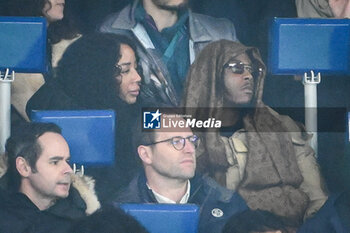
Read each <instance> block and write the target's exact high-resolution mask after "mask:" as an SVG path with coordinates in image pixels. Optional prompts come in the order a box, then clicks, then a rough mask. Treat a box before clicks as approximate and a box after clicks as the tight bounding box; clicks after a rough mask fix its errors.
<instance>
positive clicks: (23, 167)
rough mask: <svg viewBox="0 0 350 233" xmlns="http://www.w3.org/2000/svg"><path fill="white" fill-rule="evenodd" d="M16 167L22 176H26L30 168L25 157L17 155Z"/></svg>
mask: <svg viewBox="0 0 350 233" xmlns="http://www.w3.org/2000/svg"><path fill="white" fill-rule="evenodd" d="M16 168H17V171H18V173H19V174H20V175H21V176H23V177H28V176H29V174H30V173H31V171H32V169H31V167H30V166H29V164H28V163H27V161H26V160H25V158H23V157H21V156H19V157H17V158H16Z"/></svg>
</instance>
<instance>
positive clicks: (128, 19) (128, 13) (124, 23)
mask: <svg viewBox="0 0 350 233" xmlns="http://www.w3.org/2000/svg"><path fill="white" fill-rule="evenodd" d="M139 2H140V0H134V2H133V3H132V4H129V5H127V6H126V7H124V8H123V9H122V10H121V11H120V12H119V14H118V16H117V18H116V19H115V20H114V22H113V23H112V28H115V29H124V30H131V29H133V28H135V27H136V25H137V23H136V21H135V9H136V6H137V5H138V4H139ZM188 11H189V30H190V39H192V40H193V42H205V41H211V40H212V38H211V36H210V33H209V32H208V30H207V29H206V27H204V26H203V24H202V22H201V21H200V20H199V18H198V17H196V14H195V13H193V12H192V11H191V10H190V9H189V10H188Z"/></svg>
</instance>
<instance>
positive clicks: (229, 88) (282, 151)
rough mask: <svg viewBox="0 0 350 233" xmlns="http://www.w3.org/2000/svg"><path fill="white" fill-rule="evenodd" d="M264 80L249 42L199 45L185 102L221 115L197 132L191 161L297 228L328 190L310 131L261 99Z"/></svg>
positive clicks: (262, 68) (256, 53)
mask: <svg viewBox="0 0 350 233" xmlns="http://www.w3.org/2000/svg"><path fill="white" fill-rule="evenodd" d="M264 79H265V65H264V63H263V62H262V59H261V57H260V54H259V51H258V50H257V49H256V48H252V47H246V46H244V45H243V44H241V43H237V42H232V41H227V40H221V41H217V42H213V43H211V44H209V45H208V46H207V47H206V48H204V49H203V50H202V52H201V53H200V55H199V56H198V57H197V60H196V62H195V63H194V64H193V65H192V67H191V70H190V73H189V75H188V77H187V91H186V93H185V97H184V104H185V106H186V107H188V108H198V107H209V111H208V112H209V115H207V116H206V118H208V117H209V118H215V119H220V120H221V122H222V127H221V129H219V130H217V131H216V132H206V133H205V134H204V135H203V137H202V139H203V140H202V141H203V150H202V151H201V153H198V155H197V156H198V161H199V164H198V167H199V168H200V171H202V172H205V173H208V174H209V176H212V177H213V178H214V179H215V180H216V181H217V182H219V183H220V184H222V185H223V186H225V187H227V188H229V189H231V190H237V192H238V193H239V194H240V195H241V196H242V197H243V198H244V200H245V201H246V202H247V204H248V206H249V207H250V208H251V209H253V210H256V209H260V210H265V211H269V212H272V213H273V214H275V215H277V216H281V217H284V218H285V219H287V220H288V221H289V224H290V225H291V226H293V227H298V226H299V225H300V224H301V223H302V222H303V219H305V218H308V217H310V216H312V214H314V213H315V212H316V211H317V210H318V209H319V208H321V206H322V205H323V203H324V202H325V201H326V199H327V194H326V192H325V190H324V188H323V187H324V185H323V182H322V178H321V175H320V171H319V168H318V164H317V161H316V159H315V156H314V155H315V154H314V151H313V150H312V149H311V147H310V146H309V144H308V140H309V139H310V136H309V135H308V134H307V133H306V132H305V131H304V128H303V126H301V125H300V124H297V123H296V122H294V121H293V120H292V119H291V118H289V117H288V116H283V115H280V114H278V113H277V112H276V111H274V110H273V109H271V108H270V107H269V106H267V105H265V104H264V103H263V101H262V94H263V85H264ZM267 94H269V93H267ZM198 112H199V111H198ZM192 117H194V118H197V119H200V118H201V116H198V115H196V114H195V115H193V116H192Z"/></svg>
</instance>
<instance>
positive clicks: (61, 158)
mask: <svg viewBox="0 0 350 233" xmlns="http://www.w3.org/2000/svg"><path fill="white" fill-rule="evenodd" d="M63 159H64V157H63V156H54V157H51V158H49V160H50V161H52V160H63ZM67 159H70V156H69V157H68V158H67Z"/></svg>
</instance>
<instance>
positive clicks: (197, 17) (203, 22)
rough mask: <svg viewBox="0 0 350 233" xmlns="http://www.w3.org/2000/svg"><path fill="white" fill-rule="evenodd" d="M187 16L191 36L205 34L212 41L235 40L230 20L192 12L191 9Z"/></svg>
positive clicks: (233, 28)
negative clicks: (188, 17)
mask: <svg viewBox="0 0 350 233" xmlns="http://www.w3.org/2000/svg"><path fill="white" fill-rule="evenodd" d="M189 16H190V19H189V26H190V31H191V34H192V35H191V36H194V37H196V36H199V35H203V34H207V35H209V36H210V37H211V38H212V40H214V41H215V40H219V39H227V40H233V41H235V40H237V38H236V30H235V27H234V25H233V23H232V22H231V21H230V20H228V19H224V18H215V17H212V16H208V15H202V14H198V13H193V12H192V11H190V13H189Z"/></svg>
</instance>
